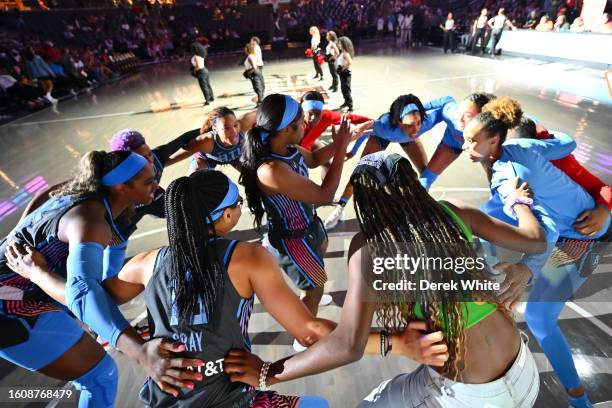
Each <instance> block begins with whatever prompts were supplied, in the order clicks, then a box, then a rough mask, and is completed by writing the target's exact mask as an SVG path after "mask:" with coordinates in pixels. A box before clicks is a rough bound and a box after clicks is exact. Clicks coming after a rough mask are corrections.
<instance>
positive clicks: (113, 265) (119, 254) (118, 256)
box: [102, 242, 127, 280]
mask: <svg viewBox="0 0 612 408" xmlns="http://www.w3.org/2000/svg"><path fill="white" fill-rule="evenodd" d="M126 251H127V242H123V243H121V244H119V245H116V246H108V247H106V248H104V259H103V261H102V280H106V279H108V278H113V277H115V276H117V274H118V273H119V271H120V270H121V268H122V267H123V261H124V260H125V253H126Z"/></svg>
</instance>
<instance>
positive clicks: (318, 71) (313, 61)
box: [312, 53, 323, 79]
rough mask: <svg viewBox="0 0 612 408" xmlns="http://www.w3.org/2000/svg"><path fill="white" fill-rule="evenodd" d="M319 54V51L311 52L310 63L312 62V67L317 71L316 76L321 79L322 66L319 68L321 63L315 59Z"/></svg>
mask: <svg viewBox="0 0 612 408" xmlns="http://www.w3.org/2000/svg"><path fill="white" fill-rule="evenodd" d="M318 56H319V53H313V54H312V63H313V64H314V69H315V71H316V72H317V75H316V76H318V77H320V78H321V79H323V68H321V65H320V64H319V61H317V57H318Z"/></svg>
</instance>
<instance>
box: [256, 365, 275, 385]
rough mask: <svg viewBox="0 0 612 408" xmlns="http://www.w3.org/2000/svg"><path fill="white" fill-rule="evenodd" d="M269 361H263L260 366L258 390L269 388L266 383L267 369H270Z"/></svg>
mask: <svg viewBox="0 0 612 408" xmlns="http://www.w3.org/2000/svg"><path fill="white" fill-rule="evenodd" d="M270 364H272V363H271V362H269V361H265V362H264V363H263V365H262V366H261V371H259V390H260V391H268V390H269V389H270V388H269V387H268V386H267V385H266V378H267V377H268V370H269V369H270Z"/></svg>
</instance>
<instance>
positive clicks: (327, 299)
mask: <svg viewBox="0 0 612 408" xmlns="http://www.w3.org/2000/svg"><path fill="white" fill-rule="evenodd" d="M333 300H334V298H332V297H331V296H330V295H328V294H325V293H324V294H323V296H321V300H319V306H327V305H329V304H330V303H331V302H332V301H333Z"/></svg>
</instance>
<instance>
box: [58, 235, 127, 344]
mask: <svg viewBox="0 0 612 408" xmlns="http://www.w3.org/2000/svg"><path fill="white" fill-rule="evenodd" d="M103 258H104V247H103V246H102V245H100V244H98V243H93V242H84V243H79V244H77V245H73V246H71V247H70V252H69V253H68V259H67V262H66V269H67V279H66V303H67V305H68V308H69V309H70V311H71V312H72V313H74V315H75V316H76V317H77V318H78V319H79V320H81V321H82V322H84V323H86V324H87V325H89V327H91V328H92V329H93V330H94V331H95V332H96V333H98V334H99V335H100V336H102V337H103V338H104V339H107V340H108V341H109V342H110V344H111V345H112V346H113V347H115V346H116V345H117V340H118V339H119V335H120V334H121V332H122V331H123V330H124V329H125V328H126V327H127V326H128V322H127V320H125V318H124V317H123V315H122V314H121V312H120V311H119V308H117V305H116V304H115V303H114V302H113V300H112V299H111V298H110V296H109V295H108V293H106V291H105V290H104V289H103V288H102V286H101V279H102V267H103V262H104V260H103Z"/></svg>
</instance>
